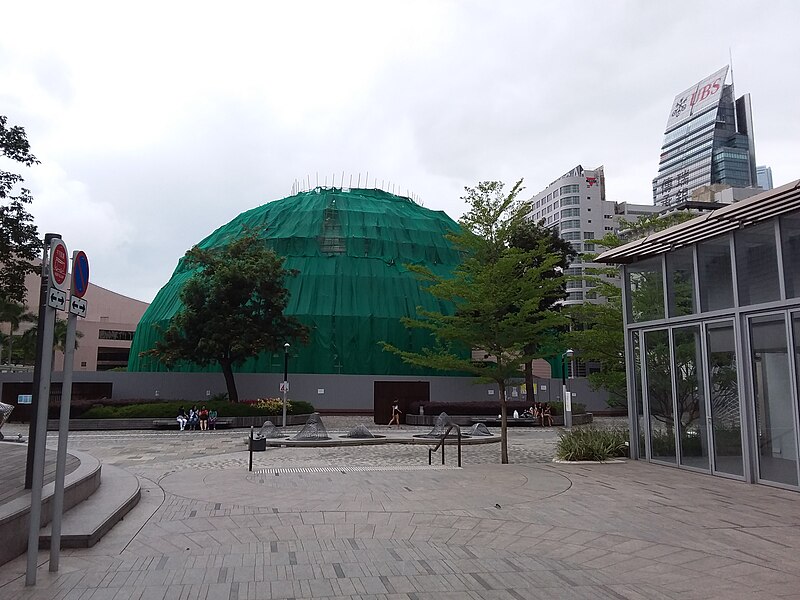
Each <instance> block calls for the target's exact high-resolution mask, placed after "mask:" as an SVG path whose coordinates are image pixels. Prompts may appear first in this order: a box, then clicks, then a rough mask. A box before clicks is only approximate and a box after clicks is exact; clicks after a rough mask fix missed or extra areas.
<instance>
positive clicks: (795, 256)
mask: <svg viewBox="0 0 800 600" xmlns="http://www.w3.org/2000/svg"><path fill="white" fill-rule="evenodd" d="M781 249H782V251H783V277H784V281H785V282H786V297H787V298H797V297H800V214H797V213H795V214H793V215H785V216H783V217H781Z"/></svg>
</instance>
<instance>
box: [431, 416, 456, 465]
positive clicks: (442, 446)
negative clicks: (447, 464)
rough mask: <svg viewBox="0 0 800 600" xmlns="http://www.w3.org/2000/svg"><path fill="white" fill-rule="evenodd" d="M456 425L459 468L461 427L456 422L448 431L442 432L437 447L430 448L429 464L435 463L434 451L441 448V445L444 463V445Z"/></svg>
mask: <svg viewBox="0 0 800 600" xmlns="http://www.w3.org/2000/svg"><path fill="white" fill-rule="evenodd" d="M454 427H455V429H456V433H457V434H458V466H459V468H460V467H461V427H459V426H458V425H456V424H455V423H453V424H452V425H450V427H448V428H447V431H445V432H444V434H442V437H441V439H440V440H439V443H438V444H437V445H436V447H435V448H428V464H429V465H430V464H432V463H433V453H434V452H436V451H437V450H438V449H439V447H441V448H442V464H444V447H445V443H444V442H445V440H446V439H447V436H448V435H450V432H451V431H452V430H453V428H454Z"/></svg>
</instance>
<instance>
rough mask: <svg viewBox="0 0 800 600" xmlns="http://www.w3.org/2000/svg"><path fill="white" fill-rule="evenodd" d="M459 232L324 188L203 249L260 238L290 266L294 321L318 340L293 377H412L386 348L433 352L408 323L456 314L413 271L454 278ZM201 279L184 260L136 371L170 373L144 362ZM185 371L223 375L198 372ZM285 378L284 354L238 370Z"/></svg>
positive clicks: (274, 207) (421, 214)
mask: <svg viewBox="0 0 800 600" xmlns="http://www.w3.org/2000/svg"><path fill="white" fill-rule="evenodd" d="M457 229H458V224H457V223H456V222H455V221H453V220H452V219H451V218H450V217H448V216H447V215H446V214H445V213H443V212H441V211H432V210H429V209H426V208H423V207H422V206H419V205H418V204H415V203H414V202H412V201H411V200H409V199H408V198H403V197H400V196H395V195H393V194H389V193H387V192H383V191H381V190H365V189H336V188H334V189H321V188H317V189H315V190H313V191H310V192H303V193H300V194H296V195H294V196H290V197H288V198H283V199H282V200H276V201H274V202H269V203H268V204H264V205H263V206H259V207H258V208H254V209H252V210H249V211H247V212H244V213H242V214H240V215H239V216H238V217H236V218H235V219H234V220H233V221H231V222H230V223H228V224H227V225H223V226H222V227H220V228H219V229H217V230H216V231H215V232H214V233H212V234H211V235H210V236H208V237H207V238H206V239H204V240H203V241H202V242H200V243H199V244H198V245H199V246H200V247H201V248H215V247H220V246H225V245H227V244H228V243H230V242H231V241H232V240H234V239H236V238H237V237H239V236H241V235H242V234H243V233H244V232H245V231H247V230H249V231H255V232H258V233H259V234H260V235H261V236H263V238H264V240H265V241H266V243H267V245H268V246H269V247H270V248H272V249H273V250H275V252H277V253H278V254H279V255H281V256H283V257H285V258H286V262H285V267H286V268H287V269H296V270H297V271H299V274H298V275H297V276H296V277H292V278H289V279H288V281H287V282H286V285H287V287H288V289H289V292H290V295H291V296H290V299H289V304H288V306H287V309H286V313H287V314H289V315H293V316H294V317H296V318H297V319H298V320H300V321H301V322H302V323H304V324H305V325H306V326H308V327H309V329H310V336H309V338H310V339H309V343H308V344H307V345H305V346H301V347H293V348H292V371H293V372H298V373H351V374H371V375H412V374H420V370H419V369H418V368H415V367H411V366H409V365H406V364H404V363H403V362H402V361H401V360H400V359H399V358H398V357H397V356H395V355H393V354H391V353H388V352H385V351H383V349H382V347H381V346H380V344H379V342H381V341H386V342H389V343H391V344H393V345H395V346H397V347H399V348H403V349H408V350H419V349H421V348H422V347H424V346H426V345H430V343H431V339H430V336H429V334H428V333H427V332H425V331H421V330H409V329H406V327H404V326H403V324H402V323H401V322H400V319H401V318H402V317H405V316H414V315H415V314H416V307H417V306H422V307H424V308H426V309H429V310H436V311H442V312H444V311H447V310H449V307H448V306H446V305H443V304H442V303H440V302H439V301H438V300H436V299H435V298H433V297H432V296H431V295H430V294H428V293H426V292H425V291H424V290H422V289H421V288H420V284H419V282H418V281H417V279H416V278H415V277H414V275H413V274H412V273H410V272H409V271H408V269H407V268H406V267H405V265H408V264H420V265H425V266H427V267H429V268H430V269H431V270H432V271H434V272H435V273H437V274H441V275H446V274H448V273H450V272H451V271H452V270H453V268H454V267H455V266H456V265H457V264H458V262H459V260H460V257H459V254H458V252H457V251H456V250H455V249H453V247H452V246H451V245H450V243H449V242H448V241H447V240H446V239H445V237H444V236H445V234H446V233H447V232H449V231H455V230H457ZM194 272H195V270H194V269H190V268H188V267H186V266H185V265H184V261H183V259H181V260H180V262H179V263H178V266H177V268H176V269H175V272H174V273H173V274H172V278H171V279H170V280H169V281H168V282H167V284H166V285H165V286H164V287H163V288H161V290H160V291H159V292H158V294H157V295H156V297H155V299H154V300H153V303H152V304H151V305H150V307H149V308H148V309H147V311H146V312H145V313H144V315H143V316H142V319H141V321H140V322H139V325H138V327H137V328H136V334H135V336H134V340H133V344H132V346H131V352H130V360H129V363H128V370H130V371H163V370H166V369H165V367H164V366H163V365H162V364H161V363H159V362H158V361H156V360H154V359H152V358H150V357H144V358H142V357H140V356H139V353H140V352H142V351H145V350H148V349H150V348H152V347H153V345H154V344H155V342H156V340H157V339H159V337H160V333H159V331H160V330H165V329H166V328H167V326H168V323H169V320H170V319H171V318H172V316H173V315H174V314H175V313H176V312H177V311H178V310H179V308H180V307H181V301H180V292H181V288H182V287H183V284H184V283H185V282H186V281H187V280H188V279H189V278H190V277H191V276H192V275H193V274H194ZM159 326H160V329H159ZM174 370H175V369H174ZM179 370H183V371H207V370H216V369H214V368H213V367H209V368H203V367H198V366H191V365H190V366H185V367H184V368H182V369H179ZM282 370H283V356H282V354H281V355H280V356H278V355H273V354H271V353H263V354H261V355H260V356H258V357H257V358H255V359H251V360H249V361H247V362H246V363H245V364H244V365H243V366H242V367H239V368H238V369H236V371H238V372H242V373H268V372H282ZM438 374H441V373H438Z"/></svg>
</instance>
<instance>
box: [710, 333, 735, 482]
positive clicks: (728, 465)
mask: <svg viewBox="0 0 800 600" xmlns="http://www.w3.org/2000/svg"><path fill="white" fill-rule="evenodd" d="M706 348H707V363H706V364H707V367H706V368H707V370H708V387H709V403H708V404H709V405H708V407H707V414H708V415H709V421H710V426H711V440H712V444H711V448H712V452H711V459H712V462H711V468H712V470H713V471H714V472H715V473H724V474H727V475H736V476H739V477H743V476H744V461H743V457H742V416H741V411H740V407H739V375H738V365H737V364H736V336H735V332H734V326H733V321H723V322H719V323H709V324H708V325H706Z"/></svg>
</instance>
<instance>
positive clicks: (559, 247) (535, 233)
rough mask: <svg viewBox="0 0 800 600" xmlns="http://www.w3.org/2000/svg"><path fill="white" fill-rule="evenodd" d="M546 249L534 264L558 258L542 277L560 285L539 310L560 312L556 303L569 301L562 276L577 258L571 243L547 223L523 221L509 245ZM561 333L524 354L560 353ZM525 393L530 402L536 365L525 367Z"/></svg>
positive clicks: (531, 343) (543, 338)
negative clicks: (547, 257) (553, 280)
mask: <svg viewBox="0 0 800 600" xmlns="http://www.w3.org/2000/svg"><path fill="white" fill-rule="evenodd" d="M542 244H544V245H545V247H546V249H547V250H546V253H545V254H542V253H541V252H536V253H535V254H534V255H533V260H538V259H540V258H541V257H544V256H555V257H557V258H558V261H557V262H556V263H555V264H554V265H553V266H552V268H551V269H550V270H549V271H546V272H543V273H542V277H543V278H547V279H553V278H557V279H558V281H559V282H560V285H559V286H557V287H553V288H552V289H551V290H550V291H549V292H550V293H548V294H546V295H545V296H543V297H542V298H541V301H540V305H541V306H540V308H541V309H542V310H543V311H546V310H549V309H553V310H557V304H556V303H557V302H558V301H560V300H563V299H564V298H565V297H566V278H565V277H563V274H564V272H565V270H566V269H567V267H569V264H570V262H571V261H572V260H573V259H574V258H575V257H576V256H577V252H576V251H575V248H573V246H572V244H570V243H569V242H568V241H566V240H564V239H562V238H561V236H559V235H558V232H557V231H556V230H555V229H553V228H551V227H547V226H546V225H545V222H544V220H541V221H539V222H538V223H537V222H536V221H532V220H523V221H522V222H521V223H519V224H518V225H517V226H516V227H514V228H513V229H512V230H511V232H510V237H509V245H510V246H512V247H514V248H519V249H521V250H525V251H536V250H538V249H539V248H540V247H541V245H542ZM559 338H560V332H559V331H557V330H552V331H550V332H546V334H545V333H543V334H542V335H540V336H538V337H537V338H536V339H535V340H530V341H529V343H528V345H527V346H526V347H525V353H526V354H528V355H531V356H549V355H552V354H554V353H557V352H558V351H559V350H558V348H559ZM525 389H526V390H528V398H532V397H533V389H534V385H533V363H532V362H530V361H529V362H527V363H525Z"/></svg>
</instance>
